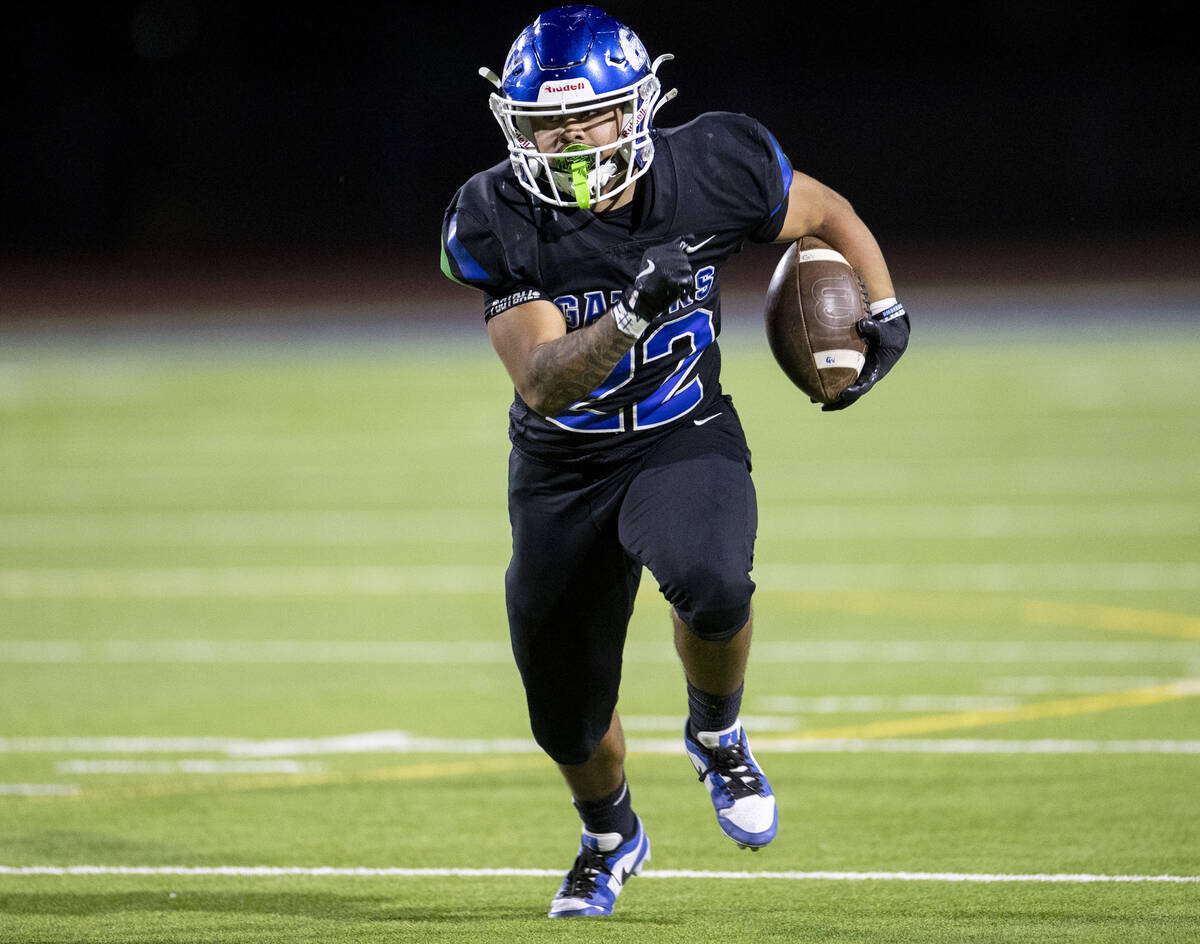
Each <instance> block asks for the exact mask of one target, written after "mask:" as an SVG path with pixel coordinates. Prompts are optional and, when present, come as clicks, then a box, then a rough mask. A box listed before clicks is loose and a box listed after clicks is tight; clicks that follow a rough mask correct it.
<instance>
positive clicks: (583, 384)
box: [529, 318, 634, 416]
mask: <svg viewBox="0 0 1200 944" xmlns="http://www.w3.org/2000/svg"><path fill="white" fill-rule="evenodd" d="M633 342H634V338H631V337H629V335H627V334H625V333H624V332H622V331H621V329H620V328H618V327H617V324H616V322H615V321H614V320H613V319H612V318H601V319H599V320H598V321H597V322H596V323H594V324H592V325H589V326H588V327H586V328H581V329H579V330H578V331H572V332H571V333H570V334H567V335H564V336H563V337H561V338H556V339H555V340H553V341H548V342H547V343H545V344H542V345H541V346H540V347H538V348H537V349H536V350H535V351H534V352H533V354H532V356H531V357H530V358H529V379H530V389H531V390H532V391H535V396H536V401H537V402H536V403H530V404H529V405H530V406H531V407H532V408H533V409H535V410H537V412H538V413H540V414H542V416H555V415H557V414H559V413H561V412H562V411H563V410H565V409H567V407H569V406H571V404H573V403H578V402H579V401H580V400H582V399H584V398H585V397H586V396H587V395H588V394H589V393H591V392H592V391H593V390H595V389H596V388H597V387H598V386H600V384H601V382H603V380H604V378H605V377H607V376H608V375H609V374H610V373H612V369H613V368H614V367H616V366H617V364H618V363H619V362H620V360H621V358H622V357H624V356H625V352H626V351H628V350H629V348H630V347H631V346H632V345H633Z"/></svg>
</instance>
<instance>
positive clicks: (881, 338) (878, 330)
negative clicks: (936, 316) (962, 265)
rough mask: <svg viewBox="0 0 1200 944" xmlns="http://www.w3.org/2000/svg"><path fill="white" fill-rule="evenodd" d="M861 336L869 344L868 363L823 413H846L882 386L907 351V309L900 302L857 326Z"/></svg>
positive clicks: (823, 408) (864, 364)
mask: <svg viewBox="0 0 1200 944" xmlns="http://www.w3.org/2000/svg"><path fill="white" fill-rule="evenodd" d="M855 328H857V329H858V334H859V336H860V337H862V338H863V339H864V340H865V341H866V342H867V355H866V361H865V362H864V363H863V368H862V370H861V371H860V372H859V374H858V379H857V380H855V381H854V383H852V384H850V386H848V387H847V388H846V389H845V390H843V391H842V392H841V393H840V394H838V397H837V399H836V400H834V401H833V402H832V403H826V404H825V405H824V406H822V407H821V410H822V412H825V413H829V412H831V411H833V410H844V409H846V407H848V406H850V405H851V404H852V403H856V402H858V399H859V397H861V396H862V395H863V394H864V393H866V392H867V391H868V390H870V389H871V388H872V387H874V386H875V384H877V383H879V381H881V380H882V379H883V378H884V376H885V375H886V374H887V372H888V371H889V370H891V369H892V367H893V365H894V364H895V363H896V361H898V360H900V355H902V354H903V353H904V352H905V350H906V349H907V348H908V334H909V324H908V315H907V313H905V311H904V306H903V305H901V304H900V303H899V302H897V303H896V304H894V305H892V306H891V307H890V308H888V309H887V310H885V311H881V312H880V313H879V314H877V315H872V316H871V317H870V318H863V319H861V320H860V321H859V322H858V324H856V325H855Z"/></svg>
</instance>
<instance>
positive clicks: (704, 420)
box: [692, 413, 721, 426]
mask: <svg viewBox="0 0 1200 944" xmlns="http://www.w3.org/2000/svg"><path fill="white" fill-rule="evenodd" d="M720 415H721V414H720V413H714V414H713V415H712V416H706V417H704V419H702V420H692V422H693V423H695V424H696V425H697V426H703V425H704V424H705V423H707V422H708V421H709V420H715V419H716V418H717V417H718V416H720Z"/></svg>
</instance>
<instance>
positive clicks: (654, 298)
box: [612, 236, 694, 337]
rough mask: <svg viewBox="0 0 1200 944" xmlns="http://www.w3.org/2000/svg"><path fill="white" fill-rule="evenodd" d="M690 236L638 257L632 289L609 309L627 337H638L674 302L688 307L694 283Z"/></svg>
mask: <svg viewBox="0 0 1200 944" xmlns="http://www.w3.org/2000/svg"><path fill="white" fill-rule="evenodd" d="M691 239H692V237H691V236H684V237H683V238H682V239H678V240H676V241H675V242H670V243H664V244H663V245H661V246H651V247H650V248H649V249H647V250H646V251H645V253H643V254H642V266H641V270H640V271H639V272H638V274H637V277H636V278H634V280H633V288H631V289H630V290H629V291H628V292H627V293H626V294H625V298H624V300H623V301H620V302H618V303H617V304H616V305H614V306H613V308H612V313H613V317H614V318H616V319H617V325H618V327H620V329H621V330H622V331H624V332H625V333H626V334H628V335H629V336H630V337H638V336H639V335H641V333H642V332H643V331H645V330H646V328H648V327H649V326H650V325H651V324H653V323H654V321H655V320H656V319H657V318H659V317H660V316H662V315H664V314H666V313H667V311H668V310H669V309H670V307H671V306H672V305H674V304H675V303H676V302H682V303H683V304H684V305H689V304H691V301H692V291H693V288H694V283H693V281H692V264H691V262H689V261H688V253H687V246H688V243H689V242H690V240H691Z"/></svg>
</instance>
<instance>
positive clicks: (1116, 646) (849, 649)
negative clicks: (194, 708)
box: [0, 639, 1200, 687]
mask: <svg viewBox="0 0 1200 944" xmlns="http://www.w3.org/2000/svg"><path fill="white" fill-rule="evenodd" d="M754 653H755V654H754V660H755V662H758V663H769V664H792V663H796V664H830V663H832V664H854V663H865V664H879V663H881V664H903V663H938V664H955V663H962V664H975V663H980V664H986V665H1002V664H1003V665H1021V664H1034V665H1047V664H1064V665H1089V664H1099V665H1107V664H1114V665H1121V666H1129V665H1132V664H1134V663H1163V664H1168V663H1169V664H1176V665H1179V666H1181V667H1184V668H1189V667H1193V666H1200V641H1196V642H1192V641H1183V640H1180V641H1166V640H1162V641H1158V640H1156V641H1149V640H1145V641H1143V640H1138V641H1136V642H1135V641H1121V642H1087V641H1063V642H1056V641H1042V640H998V639H997V640H978V641H974V640H954V639H948V640H904V639H866V640H853V639H833V640H819V639H814V640H797V641H794V642H792V641H783V640H769V639H764V640H761V641H760V640H756V641H755V644H754ZM625 654H626V657H627V658H629V659H631V660H637V661H639V662H645V663H675V662H677V661H678V656H676V654H675V651H674V649H673V648H672V646H671V644H670V642H668V641H662V642H642V641H637V642H631V643H629V644H627V645H626V647H625ZM511 662H512V649H511V647H510V646H509V644H508V643H507V642H501V641H499V640H491V641H489V640H415V639H414V640H386V639H380V640H372V639H362V640H352V639H9V640H0V663H52V664H53V663H168V664H169V663H178V664H190V663H211V664H234V665H236V664H256V663H262V664H289V663H291V664H304V663H313V664H324V663H329V664H333V663H342V664H396V665H509V664H511ZM1109 687H1111V686H1109Z"/></svg>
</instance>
